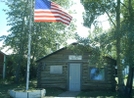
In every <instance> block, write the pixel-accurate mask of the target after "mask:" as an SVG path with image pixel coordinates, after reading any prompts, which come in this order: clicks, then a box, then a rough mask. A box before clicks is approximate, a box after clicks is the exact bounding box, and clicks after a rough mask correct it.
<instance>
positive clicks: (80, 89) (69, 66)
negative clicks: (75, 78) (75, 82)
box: [68, 62, 82, 91]
mask: <svg viewBox="0 0 134 98" xmlns="http://www.w3.org/2000/svg"><path fill="white" fill-rule="evenodd" d="M71 64H80V91H81V83H82V80H81V79H82V69H81V68H82V64H81V63H77V62H76V63H75V62H71V63H69V64H68V90H70V79H69V76H70V66H71Z"/></svg>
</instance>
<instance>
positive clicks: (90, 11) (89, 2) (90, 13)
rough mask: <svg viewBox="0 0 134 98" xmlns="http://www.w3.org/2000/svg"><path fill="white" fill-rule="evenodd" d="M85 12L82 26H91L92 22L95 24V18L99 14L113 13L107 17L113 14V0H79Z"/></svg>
mask: <svg viewBox="0 0 134 98" xmlns="http://www.w3.org/2000/svg"><path fill="white" fill-rule="evenodd" d="M81 3H82V5H83V6H84V9H85V13H84V14H83V19H84V26H87V27H91V25H92V24H94V25H95V26H96V25H97V20H96V19H97V18H98V16H100V15H103V14H105V13H106V14H108V12H110V13H113V14H112V15H109V17H112V16H115V15H114V14H115V6H116V5H115V1H114V0H81Z"/></svg>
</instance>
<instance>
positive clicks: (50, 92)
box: [46, 88, 65, 97]
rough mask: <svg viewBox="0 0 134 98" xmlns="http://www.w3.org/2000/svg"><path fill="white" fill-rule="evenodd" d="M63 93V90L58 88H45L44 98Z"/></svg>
mask: <svg viewBox="0 0 134 98" xmlns="http://www.w3.org/2000/svg"><path fill="white" fill-rule="evenodd" d="M63 92H65V90H63V89H59V88H46V97H56V96H58V95H59V94H61V93H63Z"/></svg>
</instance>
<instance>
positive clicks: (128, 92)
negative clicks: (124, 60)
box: [126, 66, 134, 98]
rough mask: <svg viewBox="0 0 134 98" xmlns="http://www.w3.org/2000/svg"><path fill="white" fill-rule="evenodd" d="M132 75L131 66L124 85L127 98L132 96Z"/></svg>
mask: <svg viewBox="0 0 134 98" xmlns="http://www.w3.org/2000/svg"><path fill="white" fill-rule="evenodd" d="M133 75H134V68H132V67H131V66H130V67H129V74H128V78H127V84H126V96H127V98H131V97H132V96H131V94H132V86H133Z"/></svg>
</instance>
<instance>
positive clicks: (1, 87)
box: [0, 80, 64, 98]
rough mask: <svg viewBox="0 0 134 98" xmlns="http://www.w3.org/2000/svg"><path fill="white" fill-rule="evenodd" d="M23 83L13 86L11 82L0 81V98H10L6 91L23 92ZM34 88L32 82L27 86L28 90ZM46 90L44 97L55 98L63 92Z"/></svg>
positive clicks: (34, 84) (55, 89) (54, 89)
mask: <svg viewBox="0 0 134 98" xmlns="http://www.w3.org/2000/svg"><path fill="white" fill-rule="evenodd" d="M25 86H26V85H25V83H20V84H15V83H13V82H7V81H6V80H4V81H3V80H0V98H11V97H10V96H9V94H8V91H9V90H11V89H16V90H25V88H26V87H25ZM34 89H37V88H36V81H32V82H30V84H29V90H34ZM45 89H46V97H56V96H58V95H59V94H61V93H62V92H64V90H62V89H58V88H45Z"/></svg>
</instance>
